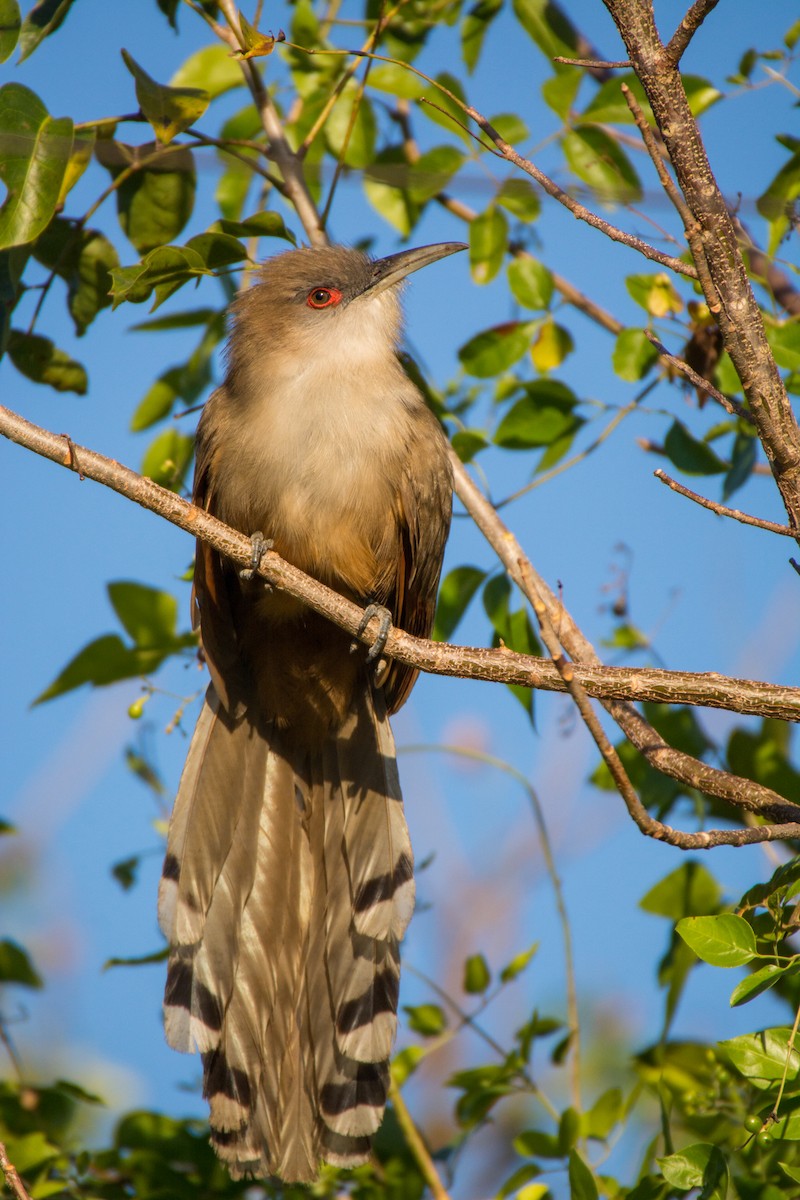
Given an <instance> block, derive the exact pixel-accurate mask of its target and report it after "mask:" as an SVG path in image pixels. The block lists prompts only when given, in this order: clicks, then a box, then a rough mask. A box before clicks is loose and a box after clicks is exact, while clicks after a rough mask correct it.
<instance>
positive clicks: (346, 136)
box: [325, 83, 377, 169]
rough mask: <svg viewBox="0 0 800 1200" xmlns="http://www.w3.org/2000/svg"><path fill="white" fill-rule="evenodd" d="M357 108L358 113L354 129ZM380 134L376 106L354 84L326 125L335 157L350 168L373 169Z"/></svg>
mask: <svg viewBox="0 0 800 1200" xmlns="http://www.w3.org/2000/svg"><path fill="white" fill-rule="evenodd" d="M354 107H355V108H356V114H355V121H354V124H353V126H352V129H351V128H350V122H351V118H352V116H353V109H354ZM376 135H377V124H376V121H375V114H374V112H373V109H372V104H371V103H370V101H369V100H368V99H367V97H366V96H364V95H362V94H361V92H360V90H359V89H358V88H357V87H356V85H355V84H354V83H350V84H348V86H347V87H346V88H345V89H344V91H343V92H342V94H341V95H340V96H339V99H338V100H337V102H336V104H335V105H334V106H333V109H332V110H331V114H330V116H329V117H328V120H327V121H326V122H325V141H326V143H327V145H328V147H329V149H330V151H331V154H333V156H334V158H336V159H337V160H338V161H340V162H344V163H345V164H346V165H347V166H348V167H358V168H362V169H363V168H364V167H369V166H371V164H372V161H373V159H374V157H375V138H376Z"/></svg>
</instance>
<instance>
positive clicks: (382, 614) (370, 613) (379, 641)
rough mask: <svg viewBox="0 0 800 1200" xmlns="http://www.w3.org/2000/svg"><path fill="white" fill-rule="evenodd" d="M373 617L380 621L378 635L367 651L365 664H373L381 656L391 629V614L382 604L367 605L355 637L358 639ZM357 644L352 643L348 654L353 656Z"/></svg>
mask: <svg viewBox="0 0 800 1200" xmlns="http://www.w3.org/2000/svg"><path fill="white" fill-rule="evenodd" d="M373 617H377V618H378V620H379V621H380V625H379V627H378V633H377V636H376V638H375V641H374V642H373V643H372V645H371V646H370V648H369V650H368V651H367V662H368V663H373V662H375V661H376V660H377V659H379V658H380V656H381V655H382V654H383V651H384V647H385V646H386V639H387V638H388V636H389V630H390V629H391V628H392V614H391V613H390V612H389V609H388V608H385V607H384V605H383V604H368V605H367V607H366V608H365V609H364V615H363V617H362V618H361V620H360V621H359V624H358V630H357V635H358V637H360V636H361V634H362V633H363V632H364V630H365V629H366V628H367V626H368V625H369V623H370V621H371V620H372V618H373ZM359 645H360V643H359V642H353V643H352V644H351V646H350V653H351V654H353V653H354V652H355V651H356V650H357V649H358V647H359Z"/></svg>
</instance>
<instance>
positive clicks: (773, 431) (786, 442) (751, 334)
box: [605, 0, 800, 529]
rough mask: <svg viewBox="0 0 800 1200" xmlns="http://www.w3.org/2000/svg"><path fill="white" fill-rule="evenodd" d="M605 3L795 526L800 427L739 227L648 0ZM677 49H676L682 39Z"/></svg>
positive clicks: (699, 9) (697, 10)
mask: <svg viewBox="0 0 800 1200" xmlns="http://www.w3.org/2000/svg"><path fill="white" fill-rule="evenodd" d="M605 4H606V7H607V8H608V10H609V12H610V13H611V16H612V17H613V19H614V21H615V22H616V25H617V27H618V29H619V31H620V34H621V35H622V39H623V41H624V43H625V47H626V49H627V51H628V54H629V57H630V59H631V62H632V63H633V66H634V70H635V71H636V74H637V75H638V77H639V79H640V81H641V83H642V86H643V88H644V90H645V93H646V95H647V99H648V100H649V102H650V107H651V108H652V110H653V114H654V116H655V119H656V123H657V125H658V127H659V130H660V131H661V136H662V138H663V139H664V144H665V146H666V148H667V151H668V153H669V156H670V160H671V161H672V164H673V166H674V168H675V174H676V176H677V179H678V183H679V185H680V188H681V191H682V192H683V196H684V199H685V201H686V205H687V208H688V210H689V212H690V213H691V215H692V217H693V219H694V222H695V223H696V226H697V230H698V232H697V235H696V236H697V237H699V239H700V241H701V243H702V254H703V256H704V257H705V261H706V263H707V266H708V278H709V280H710V285H709V286H710V294H709V292H708V289H707V286H706V284H705V281H704V280H703V279H702V278H701V280H700V282H701V285H703V286H704V293H705V295H706V301H707V303H708V305H709V307H710V308H711V309H712V311H714V312H715V316H716V319H717V323H718V324H719V328H720V331H721V333H722V337H723V342H724V345H725V349H726V350H727V351H728V353H729V355H730V357H731V360H732V362H733V364H734V366H735V368H736V371H737V374H738V376H739V378H740V379H741V381H742V386H743V388H744V392H745V395H746V396H747V399H748V401H749V405H750V409H751V412H752V414H753V418H754V421H755V424H756V428H757V429H758V434H759V437H760V439H761V442H762V445H763V446H764V450H765V453H766V455H767V459H768V460H769V463H770V467H771V469H772V473H773V475H774V477H775V481H776V483H777V485H778V488H779V489H780V492H781V496H782V498H783V502H784V504H785V506H786V511H787V513H788V514H789V520H790V523H791V524H792V525H793V526H794V527H795V528H798V529H800V429H798V425H797V421H796V420H795V417H794V413H793V412H792V408H791V405H790V403H789V398H788V396H787V395H786V389H785V387H784V385H783V381H782V379H781V377H780V374H779V372H778V368H777V366H776V364H775V360H774V358H773V356H772V352H771V350H770V347H769V343H768V342H767V339H766V335H765V332H764V324H763V321H762V318H761V313H760V311H759V308H758V305H757V303H756V299H755V296H754V295H753V291H752V289H751V287H750V281H749V280H748V278H747V271H746V269H745V265H744V262H743V259H742V255H741V252H740V249H739V244H738V239H737V236H736V230H735V228H734V225H733V222H732V220H731V217H730V214H729V212H728V209H727V206H726V204H725V201H724V199H723V197H722V195H721V194H720V191H719V188H718V186H717V183H716V180H715V178H714V175H713V172H712V170H711V167H710V165H709V162H708V158H707V156H706V152H705V148H704V146H703V142H702V139H701V137H700V132H699V130H698V128H697V124H696V122H695V120H694V118H693V116H692V114H691V111H690V109H689V104H688V101H687V99H686V93H685V91H684V89H683V85H682V82H681V77H680V73H679V71H678V70H677V67H676V65H675V60H674V55H673V54H671V53H670V51H669V49H668V48H666V49H665V47H664V46H663V45H662V43H661V40H660V38H659V36H658V31H657V29H656V26H655V20H654V17H653V9H652V5H651V4H642V3H641V0H605ZM709 7H710V5H709V4H708V3H705V4H704V3H702V2H700V0H698V3H697V4H695V5H693V7H692V9H691V10H690V14H689V15H687V18H686V20H687V21H688V22H689V27H692V26H693V27H696V25H697V24H699V19H698V20H697V21H695V17H699V18H701V17H702V15H704V13H705V12H706V11H708V9H709ZM691 14H695V16H691ZM690 17H691V20H690ZM689 27H687V28H689ZM691 31H693V30H690V32H691ZM677 37H678V34H676V38H677ZM686 40H688V39H686ZM677 49H678V51H680V49H681V39H679V41H678V43H677ZM687 233H688V230H687ZM717 307H718V311H717Z"/></svg>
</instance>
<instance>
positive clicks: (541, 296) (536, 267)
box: [507, 255, 553, 309]
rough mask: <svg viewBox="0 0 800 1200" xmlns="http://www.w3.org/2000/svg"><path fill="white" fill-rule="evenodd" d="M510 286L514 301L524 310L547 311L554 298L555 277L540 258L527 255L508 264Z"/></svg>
mask: <svg viewBox="0 0 800 1200" xmlns="http://www.w3.org/2000/svg"><path fill="white" fill-rule="evenodd" d="M507 273H508V284H509V287H510V288H511V293H512V295H513V296H514V299H515V300H517V301H518V302H519V303H520V304H521V305H522V306H523V307H524V308H536V309H545V308H548V307H549V305H550V301H551V299H552V296H553V276H552V274H551V273H550V271H548V269H547V267H546V266H545V265H544V263H542V262H539V260H538V258H529V257H528V256H527V255H525V256H524V257H521V258H514V259H512V260H511V262H510V263H509V264H508V271H507Z"/></svg>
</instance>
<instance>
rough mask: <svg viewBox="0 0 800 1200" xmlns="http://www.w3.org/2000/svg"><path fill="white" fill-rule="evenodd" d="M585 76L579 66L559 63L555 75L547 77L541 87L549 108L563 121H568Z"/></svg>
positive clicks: (543, 97)
mask: <svg viewBox="0 0 800 1200" xmlns="http://www.w3.org/2000/svg"><path fill="white" fill-rule="evenodd" d="M567 57H569V56H567ZM583 76H584V72H583V71H582V70H581V69H580V68H579V67H566V66H562V65H560V64H559V65H558V66H557V67H556V73H555V75H551V76H550V78H549V79H545V81H544V83H543V84H542V86H541V88H540V91H541V93H542V99H543V100H544V102H545V104H546V105H547V107H548V108H552V110H553V112H554V113H555V114H556V116H559V117H561V120H562V121H566V120H567V118H568V117H569V115H570V111H571V109H572V107H573V105H574V103H575V99H576V97H577V95H578V92H579V90H580V86H581V83H582V82H583Z"/></svg>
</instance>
